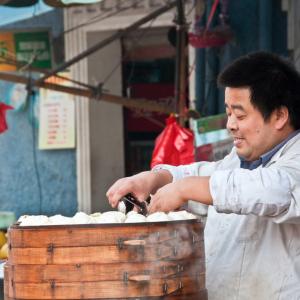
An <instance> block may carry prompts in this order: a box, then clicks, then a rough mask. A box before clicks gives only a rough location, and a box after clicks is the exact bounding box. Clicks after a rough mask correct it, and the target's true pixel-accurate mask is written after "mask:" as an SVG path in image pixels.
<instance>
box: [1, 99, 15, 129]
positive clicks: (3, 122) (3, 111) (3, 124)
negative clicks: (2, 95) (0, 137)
mask: <svg viewBox="0 0 300 300" xmlns="http://www.w3.org/2000/svg"><path fill="white" fill-rule="evenodd" d="M8 109H13V107H11V106H9V105H7V104H5V103H2V102H0V133H3V132H4V131H5V130H6V129H7V128H8V127H7V123H6V111H7V110H8Z"/></svg>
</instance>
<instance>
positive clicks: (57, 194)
mask: <svg viewBox="0 0 300 300" xmlns="http://www.w3.org/2000/svg"><path fill="white" fill-rule="evenodd" d="M48 15H50V17H49V16H48ZM43 20H44V21H45V22H43ZM32 27H33V28H36V27H44V28H45V27H50V28H55V30H54V31H53V32H52V36H53V37H57V38H59V35H60V33H61V32H62V28H63V27H62V14H61V13H60V12H57V13H54V12H49V13H46V14H44V15H42V16H38V17H35V18H31V19H30V20H25V21H21V22H17V23H15V24H10V25H9V26H6V27H5V28H22V29H26V28H32ZM60 55H62V54H60ZM61 57H62V56H61ZM57 60H58V61H60V60H61V58H57ZM0 101H1V99H0ZM31 105H32V103H31V101H27V105H26V107H25V108H24V109H23V110H20V111H9V112H8V127H9V128H8V131H6V132H5V133H4V134H2V135H0V210H9V211H14V212H15V214H16V216H17V217H18V216H20V215H23V214H47V215H54V214H63V215H67V216H71V215H73V214H74V213H75V212H76V211H77V195H76V158H75V149H71V150H51V151H49V150H48V151H45V150H43V151H42V150H38V146H37V145H38V140H37V137H38V131H37V128H35V127H34V126H33V123H32V120H31V110H32V106H31Z"/></svg>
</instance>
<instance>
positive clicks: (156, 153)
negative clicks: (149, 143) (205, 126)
mask: <svg viewBox="0 0 300 300" xmlns="http://www.w3.org/2000/svg"><path fill="white" fill-rule="evenodd" d="M194 161H195V155H194V134H193V132H192V131H191V130H189V129H186V128H184V127H181V126H180V125H179V124H177V122H176V119H175V117H174V116H170V117H169V118H168V119H167V126H166V128H165V129H164V130H163V131H162V133H161V134H160V135H159V136H158V137H157V138H156V140H155V146H154V150H153V154H152V160H151V168H153V167H154V166H156V165H158V164H169V165H173V166H178V165H183V164H189V163H192V162H194Z"/></svg>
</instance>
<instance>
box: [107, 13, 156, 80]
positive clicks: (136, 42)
mask: <svg viewBox="0 0 300 300" xmlns="http://www.w3.org/2000/svg"><path fill="white" fill-rule="evenodd" d="M155 20H156V18H154V19H152V20H151V21H150V23H149V25H148V27H147V28H146V29H144V30H143V31H142V33H141V34H140V35H139V36H138V37H137V39H136V41H135V42H134V44H133V45H132V47H130V50H132V49H134V48H136V47H137V46H138V45H139V43H140V41H141V39H142V38H143V37H144V36H145V34H146V33H148V31H149V30H150V29H151V28H152V26H153V23H154V21H155ZM128 55H129V54H128V52H127V53H126V54H123V55H122V57H121V59H120V60H119V62H118V63H117V64H116V65H115V67H114V68H113V69H112V70H111V71H110V72H109V73H108V75H107V76H106V77H105V79H104V80H103V82H102V85H104V84H105V83H106V82H107V81H108V80H109V79H110V78H111V76H112V75H113V73H114V72H115V71H116V70H117V69H118V68H119V67H120V65H121V64H122V63H123V61H124V59H125V58H126V57H128Z"/></svg>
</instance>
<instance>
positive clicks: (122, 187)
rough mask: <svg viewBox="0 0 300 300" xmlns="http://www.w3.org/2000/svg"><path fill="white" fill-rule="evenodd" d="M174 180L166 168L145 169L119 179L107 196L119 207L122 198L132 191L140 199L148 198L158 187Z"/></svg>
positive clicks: (110, 201) (113, 205)
mask: <svg viewBox="0 0 300 300" xmlns="http://www.w3.org/2000/svg"><path fill="white" fill-rule="evenodd" d="M169 182H172V175H171V174H170V173H169V172H168V171H165V170H161V171H159V172H155V173H154V172H151V171H145V172H141V173H139V174H136V175H134V176H130V177H125V178H121V179H119V180H117V181H116V182H115V183H114V184H113V185H112V186H111V187H110V188H109V190H108V191H107V193H106V196H107V198H108V201H109V203H110V205H111V206H112V207H117V205H118V202H119V201H120V199H121V198H122V197H123V196H125V195H126V194H128V193H131V194H132V195H133V196H135V197H136V198H137V199H138V200H141V201H143V200H146V199H147V198H148V197H149V195H150V194H154V193H155V192H156V191H157V189H159V188H160V187H162V186H164V185H165V184H168V183H169Z"/></svg>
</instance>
